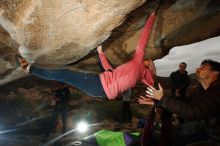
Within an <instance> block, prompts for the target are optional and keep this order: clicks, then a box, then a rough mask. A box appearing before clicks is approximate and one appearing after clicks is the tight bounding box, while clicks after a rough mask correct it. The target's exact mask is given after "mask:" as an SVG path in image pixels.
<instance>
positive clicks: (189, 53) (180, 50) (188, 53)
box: [154, 36, 220, 77]
mask: <svg viewBox="0 0 220 146" xmlns="http://www.w3.org/2000/svg"><path fill="white" fill-rule="evenodd" d="M204 59H213V60H215V61H218V62H220V36H218V37H214V38H210V39H207V40H204V41H201V42H197V43H193V44H189V45H185V46H177V47H174V48H172V49H171V50H170V52H169V54H168V55H167V56H164V57H163V58H161V59H157V60H155V61H154V63H155V65H156V69H157V75H158V76H161V77H169V75H170V73H171V72H173V71H175V70H177V69H178V67H179V63H181V62H186V64H187V68H186V70H187V71H188V73H189V74H191V73H195V70H196V68H197V67H199V66H200V63H201V62H202V60H204Z"/></svg>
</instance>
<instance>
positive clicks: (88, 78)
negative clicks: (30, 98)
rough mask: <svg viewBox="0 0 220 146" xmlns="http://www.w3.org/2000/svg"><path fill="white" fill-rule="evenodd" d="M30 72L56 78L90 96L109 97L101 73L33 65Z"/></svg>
mask: <svg viewBox="0 0 220 146" xmlns="http://www.w3.org/2000/svg"><path fill="white" fill-rule="evenodd" d="M30 73H31V74H33V75H36V76H38V77H40V78H43V79H47V80H56V81H60V82H64V83H67V84H70V85H72V86H74V87H76V88H78V89H79V90H81V91H82V92H85V93H86V94H88V95H89V96H93V97H107V96H106V94H105V91H104V89H103V87H102V83H101V80H100V77H99V75H97V74H92V73H83V72H77V71H70V70H67V69H60V70H47V69H42V68H37V67H34V66H32V67H31V69H30Z"/></svg>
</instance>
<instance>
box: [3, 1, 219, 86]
mask: <svg viewBox="0 0 220 146" xmlns="http://www.w3.org/2000/svg"><path fill="white" fill-rule="evenodd" d="M145 2H146V3H145ZM154 2H155V1H146V0H129V1H127V0H120V1H118V0H111V1H110V0H107V1H106V0H98V1H91V0H65V1H64V0H46V1H45V0H1V1H0V52H1V54H0V60H1V62H0V66H1V67H0V85H1V84H5V83H7V82H9V81H11V80H14V79H16V78H20V77H21V76H24V74H22V73H21V71H19V69H17V67H16V65H15V57H14V54H15V53H18V52H19V53H20V54H21V55H22V56H23V57H24V58H25V59H27V60H28V61H29V62H31V63H32V64H35V65H37V66H40V67H46V68H61V67H63V66H65V65H68V64H70V63H74V62H76V61H77V62H76V63H75V64H74V65H72V66H73V67H74V68H75V69H77V70H79V69H80V70H84V71H95V72H97V70H98V68H97V66H98V65H97V59H95V57H94V56H95V55H94V53H93V52H92V53H90V52H91V50H93V49H94V48H95V47H96V46H97V45H98V44H100V43H102V42H103V41H105V40H106V39H107V38H108V39H107V40H106V41H105V42H104V44H103V46H104V48H105V50H106V54H107V57H108V58H111V60H113V61H112V62H114V63H113V64H115V65H119V64H122V63H123V62H125V61H127V60H128V59H130V58H131V57H132V53H133V51H134V50H135V47H136V44H137V40H138V37H139V34H140V31H141V28H142V27H143V24H144V22H145V19H146V18H147V16H148V15H149V12H150V11H151V10H152V9H153V8H154V5H155V3H154ZM144 3H145V5H143V4H144ZM141 5H143V6H141ZM140 6H141V7H140ZM134 9H136V10H135V11H133V10H134ZM219 10H220V2H219V1H217V0H204V1H200V0H192V1H187V0H171V1H161V5H160V7H159V9H158V13H157V21H156V24H155V26H154V29H153V31H152V35H151V39H150V41H149V44H148V46H147V54H146V56H145V57H151V58H153V59H155V58H161V57H162V56H164V55H165V54H166V53H167V52H168V51H169V49H170V48H172V47H174V46H178V45H185V44H189V43H193V42H197V41H201V40H204V39H207V38H210V37H214V36H217V35H219V30H220V19H219V18H220V11H219ZM132 11H133V12H132ZM126 18H128V19H127V20H126V21H125V19H126ZM124 21H125V22H124ZM123 22H124V23H123ZM122 23H123V25H121V24H122ZM120 25H121V26H120ZM118 26H119V27H118ZM112 30H113V32H112ZM110 35H111V36H110ZM109 36H110V37H109ZM88 54H90V55H88ZM86 55H87V57H85V56H86ZM83 57H84V58H83ZM82 58H83V59H82Z"/></svg>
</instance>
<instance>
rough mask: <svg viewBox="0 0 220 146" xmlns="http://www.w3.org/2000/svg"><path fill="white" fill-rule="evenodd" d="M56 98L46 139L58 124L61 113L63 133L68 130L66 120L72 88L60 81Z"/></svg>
mask: <svg viewBox="0 0 220 146" xmlns="http://www.w3.org/2000/svg"><path fill="white" fill-rule="evenodd" d="M54 100H55V101H56V105H55V106H54V110H53V114H52V116H51V120H50V123H49V126H48V128H47V129H46V133H45V138H44V139H43V141H45V140H46V139H47V138H48V137H49V135H50V133H51V132H52V130H53V128H54V127H55V126H56V124H57V120H58V116H59V114H61V116H62V123H63V131H62V132H63V133H65V132H66V122H67V112H68V102H69V100H70V90H69V88H68V87H66V86H65V85H64V83H62V82H58V88H57V89H56V90H55V95H54Z"/></svg>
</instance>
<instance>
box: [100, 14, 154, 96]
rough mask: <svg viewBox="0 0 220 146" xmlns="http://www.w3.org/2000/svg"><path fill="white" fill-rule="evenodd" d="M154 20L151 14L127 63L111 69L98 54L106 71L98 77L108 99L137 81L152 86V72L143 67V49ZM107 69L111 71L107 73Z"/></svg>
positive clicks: (105, 60) (102, 54)
mask: <svg viewBox="0 0 220 146" xmlns="http://www.w3.org/2000/svg"><path fill="white" fill-rule="evenodd" d="M155 18H156V16H155V14H154V13H152V14H151V15H150V16H149V18H148V20H147V21H146V23H145V25H144V28H143V30H142V32H141V36H140V38H139V41H138V45H137V48H136V50H135V54H134V57H133V58H132V60H130V61H129V62H127V63H125V64H122V65H120V66H118V67H117V68H115V69H113V68H112V66H111V65H110V64H109V62H108V60H107V58H106V57H105V55H104V53H100V54H99V58H100V60H101V62H102V66H103V68H104V69H105V70H106V71H105V72H103V73H101V74H100V75H99V76H100V79H101V83H102V86H103V88H104V91H105V93H106V95H107V97H108V99H110V100H111V99H115V98H116V97H117V96H118V94H119V93H122V92H123V91H125V90H127V89H128V88H131V87H134V86H135V84H136V83H137V82H138V81H142V82H143V83H145V84H146V85H153V83H154V80H153V72H152V71H151V70H149V69H148V68H146V67H145V66H144V64H143V60H144V49H145V46H146V44H147V42H148V40H149V37H150V32H151V29H152V27H153V24H154V20H155ZM109 69H110V70H112V71H111V72H110V71H107V70H109Z"/></svg>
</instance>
